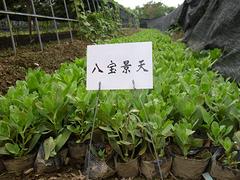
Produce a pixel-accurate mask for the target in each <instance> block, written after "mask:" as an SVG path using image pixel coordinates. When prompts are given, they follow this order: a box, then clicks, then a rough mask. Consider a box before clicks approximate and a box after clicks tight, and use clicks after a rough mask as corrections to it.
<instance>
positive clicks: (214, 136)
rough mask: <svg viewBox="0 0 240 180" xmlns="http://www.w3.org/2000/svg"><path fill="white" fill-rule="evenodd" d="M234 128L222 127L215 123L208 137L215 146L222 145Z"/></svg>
mask: <svg viewBox="0 0 240 180" xmlns="http://www.w3.org/2000/svg"><path fill="white" fill-rule="evenodd" d="M232 129H233V126H226V125H220V124H219V123H218V122H216V121H213V122H212V124H211V128H210V129H209V131H208V133H207V134H208V137H209V138H210V139H211V140H212V141H213V144H214V145H215V146H218V145H220V143H221V141H222V140H223V139H224V138H225V137H226V136H227V135H229V133H231V131H232Z"/></svg>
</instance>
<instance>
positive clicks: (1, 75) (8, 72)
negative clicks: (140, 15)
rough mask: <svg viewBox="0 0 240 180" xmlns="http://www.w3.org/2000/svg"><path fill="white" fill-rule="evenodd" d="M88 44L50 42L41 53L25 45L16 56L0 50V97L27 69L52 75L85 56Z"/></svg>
mask: <svg viewBox="0 0 240 180" xmlns="http://www.w3.org/2000/svg"><path fill="white" fill-rule="evenodd" d="M137 31H138V29H123V30H122V32H121V34H120V35H125V36H126V35H131V34H133V33H135V32H137ZM0 43H1V42H0ZM88 44H90V43H89V42H86V41H82V40H77V39H76V38H75V40H74V42H70V40H64V41H61V44H57V42H50V43H48V44H45V47H44V51H43V52H41V51H40V50H39V45H38V44H35V45H27V46H21V47H17V55H16V56H14V55H13V51H12V49H5V50H0V95H1V94H2V95H4V94H5V93H6V92H7V90H8V88H9V87H10V86H14V85H15V83H16V81H17V80H23V79H24V77H25V75H26V72H27V70H28V69H29V68H32V69H34V68H39V67H40V68H42V69H43V70H45V71H46V72H48V73H53V72H54V71H55V70H56V69H58V68H59V66H60V64H61V63H63V62H67V61H73V60H75V59H76V58H77V57H83V56H85V53H86V47H87V45H88Z"/></svg>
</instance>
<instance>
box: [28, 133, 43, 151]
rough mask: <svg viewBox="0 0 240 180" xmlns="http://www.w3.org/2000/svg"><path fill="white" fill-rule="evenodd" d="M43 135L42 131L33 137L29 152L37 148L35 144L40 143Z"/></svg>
mask: <svg viewBox="0 0 240 180" xmlns="http://www.w3.org/2000/svg"><path fill="white" fill-rule="evenodd" d="M41 136H42V134H40V133H39V134H34V135H33V138H32V139H31V141H30V144H29V148H28V153H29V152H31V151H32V150H33V149H34V148H35V146H36V144H37V143H38V141H39V139H40V137H41Z"/></svg>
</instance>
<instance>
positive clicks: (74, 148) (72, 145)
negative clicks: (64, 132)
mask: <svg viewBox="0 0 240 180" xmlns="http://www.w3.org/2000/svg"><path fill="white" fill-rule="evenodd" d="M87 148H88V146H87V145H86V144H84V143H80V144H78V143H76V142H74V141H69V143H68V150H69V156H70V158H71V159H72V160H73V161H74V162H75V163H79V164H81V165H82V164H84V160H85V155H86V152H87Z"/></svg>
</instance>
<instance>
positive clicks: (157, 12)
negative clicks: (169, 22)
mask: <svg viewBox="0 0 240 180" xmlns="http://www.w3.org/2000/svg"><path fill="white" fill-rule="evenodd" d="M174 9H175V8H174V7H168V6H166V5H164V4H163V3H161V2H157V3H156V2H153V1H150V2H148V3H147V4H145V5H144V6H143V7H139V6H137V7H136V8H135V10H134V11H135V13H136V14H137V15H138V17H139V18H140V19H153V18H158V17H161V16H165V15H166V14H168V13H170V12H171V11H173V10H174Z"/></svg>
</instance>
